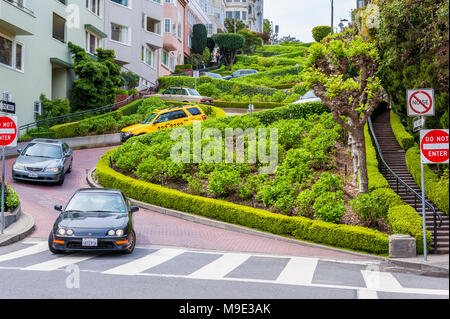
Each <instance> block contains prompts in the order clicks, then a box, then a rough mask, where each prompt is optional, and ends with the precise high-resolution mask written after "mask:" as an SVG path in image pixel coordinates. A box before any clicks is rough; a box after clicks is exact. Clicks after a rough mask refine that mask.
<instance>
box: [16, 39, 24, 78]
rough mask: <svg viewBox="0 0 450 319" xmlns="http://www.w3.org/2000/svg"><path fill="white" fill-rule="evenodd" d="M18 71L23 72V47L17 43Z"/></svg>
mask: <svg viewBox="0 0 450 319" xmlns="http://www.w3.org/2000/svg"><path fill="white" fill-rule="evenodd" d="M16 70H19V71H23V45H22V44H20V43H16Z"/></svg>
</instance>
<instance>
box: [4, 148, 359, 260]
mask: <svg viewBox="0 0 450 319" xmlns="http://www.w3.org/2000/svg"><path fill="white" fill-rule="evenodd" d="M109 149H111V148H109V147H108V148H97V149H89V150H77V151H74V164H73V168H72V172H71V173H70V174H68V175H66V179H65V182H64V185H62V186H57V185H47V184H41V183H39V184H38V183H22V182H14V181H13V180H12V177H11V166H12V164H13V162H14V160H13V159H10V160H7V161H6V174H7V183H9V184H11V186H12V187H13V188H14V189H15V190H16V191H17V192H18V194H19V196H20V200H21V204H22V207H23V209H24V210H25V211H26V212H28V213H30V214H31V215H32V216H33V217H34V219H35V223H36V229H35V231H34V233H33V234H31V236H30V237H32V238H47V237H48V234H49V232H50V229H51V227H52V225H53V222H54V221H55V219H56V217H57V216H58V212H56V211H55V210H54V209H53V206H54V205H55V204H65V203H66V202H67V201H68V200H69V198H70V197H71V196H72V194H73V193H74V191H75V190H77V189H78V188H83V187H88V184H87V182H86V173H87V171H88V170H89V169H91V168H93V167H94V166H95V165H96V163H97V161H98V160H99V158H100V157H101V155H102V154H104V153H105V152H106V151H107V150H109ZM135 229H136V234H137V241H138V244H152V245H164V246H178V247H186V248H197V249H209V250H224V251H241V252H254V253H268V254H282V255H291V256H315V257H328V258H337V259H368V257H367V258H366V257H359V256H355V255H350V254H347V253H345V252H334V251H330V250H326V249H321V248H315V247H308V246H302V245H298V244H292V243H287V242H282V241H278V240H273V239H268V238H261V237H258V236H253V235H247V234H241V233H237V232H234V231H228V230H223V229H218V228H214V227H210V226H205V225H201V224H198V223H194V222H190V221H186V220H181V219H178V218H175V217H171V216H166V215H162V214H158V213H155V212H152V211H149V210H145V209H141V210H140V211H139V212H138V213H137V214H136V215H135Z"/></svg>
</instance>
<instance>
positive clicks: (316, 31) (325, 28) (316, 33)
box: [312, 25, 331, 42]
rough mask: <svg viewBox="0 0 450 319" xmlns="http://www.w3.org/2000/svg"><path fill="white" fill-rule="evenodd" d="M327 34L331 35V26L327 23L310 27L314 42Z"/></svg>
mask: <svg viewBox="0 0 450 319" xmlns="http://www.w3.org/2000/svg"><path fill="white" fill-rule="evenodd" d="M328 35H331V27H330V26H329V25H321V26H317V27H314V28H313V29H312V36H313V38H314V40H316V42H320V41H322V40H323V39H324V38H325V37H327V36H328Z"/></svg>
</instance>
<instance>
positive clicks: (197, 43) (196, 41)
mask: <svg viewBox="0 0 450 319" xmlns="http://www.w3.org/2000/svg"><path fill="white" fill-rule="evenodd" d="M207 41H208V31H207V30H206V27H205V25H204V24H194V26H193V28H192V49H191V50H192V52H193V53H198V54H203V51H205V48H206V44H207Z"/></svg>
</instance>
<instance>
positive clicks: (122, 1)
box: [111, 0, 131, 7]
mask: <svg viewBox="0 0 450 319" xmlns="http://www.w3.org/2000/svg"><path fill="white" fill-rule="evenodd" d="M111 1H112V2H115V3H117V4H120V5H122V6H124V7H129V6H130V2H131V1H129V0H111Z"/></svg>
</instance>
